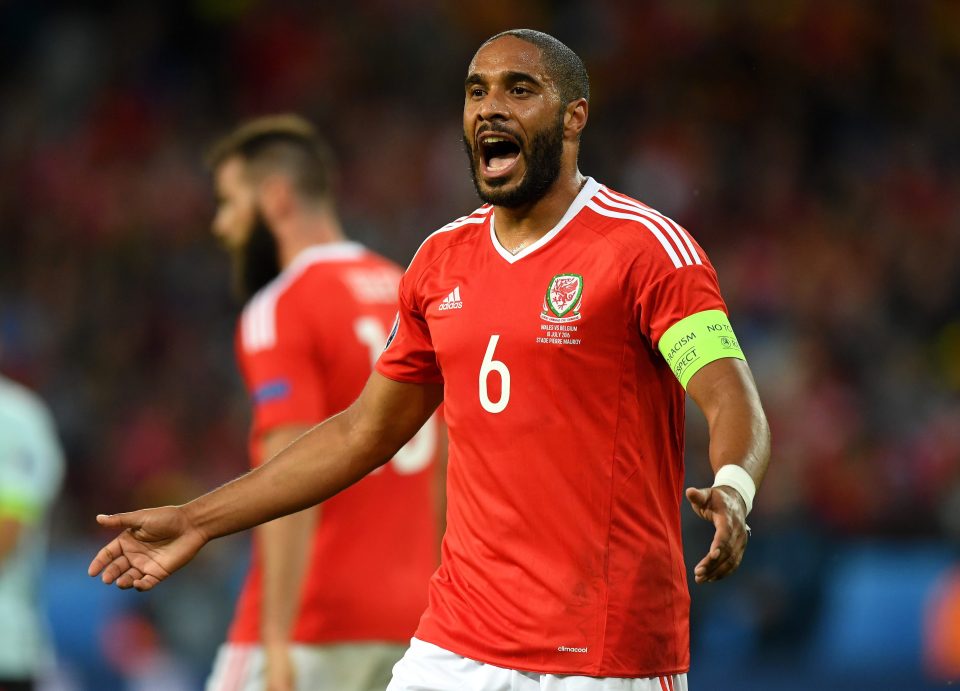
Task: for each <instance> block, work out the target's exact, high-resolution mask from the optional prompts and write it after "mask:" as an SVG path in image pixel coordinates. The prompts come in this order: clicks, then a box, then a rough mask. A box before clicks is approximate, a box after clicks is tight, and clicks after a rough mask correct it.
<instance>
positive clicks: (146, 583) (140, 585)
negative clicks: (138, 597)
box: [133, 574, 160, 592]
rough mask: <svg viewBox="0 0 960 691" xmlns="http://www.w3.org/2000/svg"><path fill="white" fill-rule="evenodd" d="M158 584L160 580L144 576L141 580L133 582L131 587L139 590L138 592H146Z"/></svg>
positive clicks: (148, 575)
mask: <svg viewBox="0 0 960 691" xmlns="http://www.w3.org/2000/svg"><path fill="white" fill-rule="evenodd" d="M159 582H160V579H159V578H157V577H156V576H154V575H152V574H146V575H145V576H143V577H142V578H138V579H137V580H135V581H134V582H133V587H134V588H136V589H137V590H139V591H140V592H146V591H147V590H151V589H152V588H153V587H154V586H155V585H157V584H158V583H159Z"/></svg>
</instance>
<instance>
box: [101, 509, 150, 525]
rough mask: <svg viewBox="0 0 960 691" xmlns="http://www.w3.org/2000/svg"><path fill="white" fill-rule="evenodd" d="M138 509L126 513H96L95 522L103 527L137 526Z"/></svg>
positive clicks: (138, 520)
mask: <svg viewBox="0 0 960 691" xmlns="http://www.w3.org/2000/svg"><path fill="white" fill-rule="evenodd" d="M140 514H141V512H140V511H130V512H127V513H115V514H105V513H101V514H97V523H99V524H100V525H102V526H103V527H104V528H139V527H140Z"/></svg>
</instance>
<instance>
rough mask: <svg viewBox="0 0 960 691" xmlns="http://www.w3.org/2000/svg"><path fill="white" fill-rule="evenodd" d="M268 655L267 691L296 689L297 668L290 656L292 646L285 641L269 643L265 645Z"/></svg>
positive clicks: (291, 690)
mask: <svg viewBox="0 0 960 691" xmlns="http://www.w3.org/2000/svg"><path fill="white" fill-rule="evenodd" d="M264 651H265V653H266V657H267V660H266V662H267V688H266V691H294V689H296V686H297V685H296V670H295V669H294V666H293V658H292V657H291V656H290V646H288V645H287V644H285V643H272V644H271V643H268V644H266V645H265V646H264Z"/></svg>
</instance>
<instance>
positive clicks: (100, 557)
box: [87, 540, 123, 583]
mask: <svg viewBox="0 0 960 691" xmlns="http://www.w3.org/2000/svg"><path fill="white" fill-rule="evenodd" d="M120 557H123V550H122V549H121V548H120V540H112V541H111V542H110V543H109V544H108V545H107V546H106V547H104V548H103V549H101V550H100V551H99V552H97V556H95V557H94V558H93V561H91V562H90V566H88V567H87V575H88V576H96V575H97V574H99V573H100V572H101V571H103V570H104V569H105V568H106V567H107V566H109V565H110V564H111V563H112V562H113V560H114V559H117V558H120ZM104 578H106V574H104ZM107 582H112V579H111V581H106V580H105V581H104V583H107Z"/></svg>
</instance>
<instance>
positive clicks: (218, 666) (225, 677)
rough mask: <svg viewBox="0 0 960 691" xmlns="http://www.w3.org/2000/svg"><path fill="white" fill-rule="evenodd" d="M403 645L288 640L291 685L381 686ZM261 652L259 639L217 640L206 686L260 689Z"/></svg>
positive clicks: (306, 689)
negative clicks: (255, 642) (249, 641)
mask: <svg viewBox="0 0 960 691" xmlns="http://www.w3.org/2000/svg"><path fill="white" fill-rule="evenodd" d="M405 650H406V646H405V645H400V644H396V643H337V644H335V645H303V644H299V643H297V644H293V645H291V646H290V655H291V657H292V658H293V666H294V669H295V670H296V672H295V673H296V689H297V691H383V689H384V688H385V687H386V685H387V683H388V682H389V681H390V670H391V669H392V668H393V666H394V664H396V662H397V660H399V659H400V658H401V657H402V656H403V653H404V651H405ZM265 671H266V656H265V655H264V653H263V647H262V646H260V645H253V644H250V645H238V644H233V643H225V644H223V645H221V646H220V649H219V651H218V652H217V657H216V659H215V660H214V663H213V671H212V672H211V673H210V678H209V679H207V685H206V687H205V688H206V691H263V689H264V685H265V683H266V677H265Z"/></svg>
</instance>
